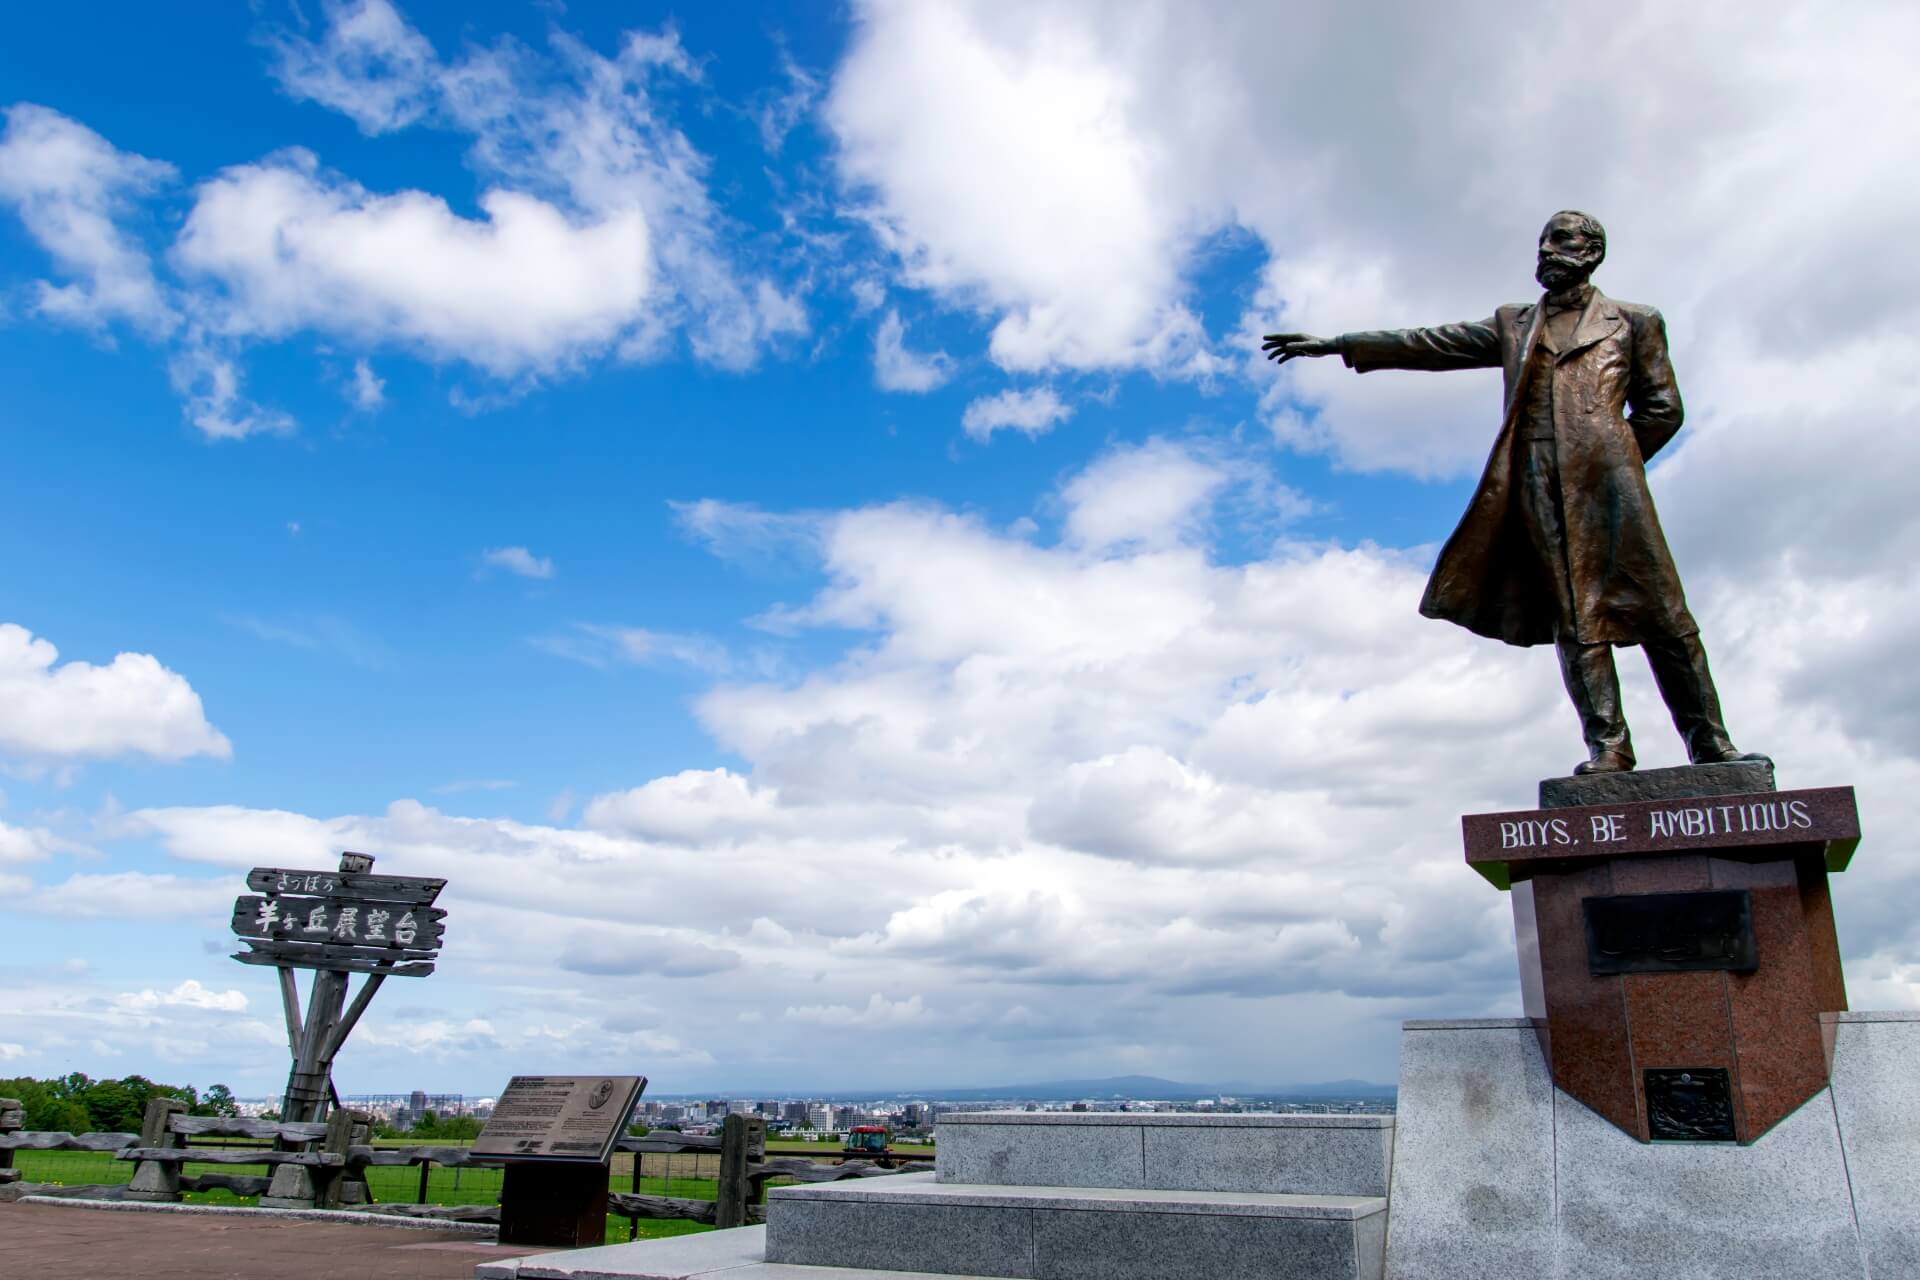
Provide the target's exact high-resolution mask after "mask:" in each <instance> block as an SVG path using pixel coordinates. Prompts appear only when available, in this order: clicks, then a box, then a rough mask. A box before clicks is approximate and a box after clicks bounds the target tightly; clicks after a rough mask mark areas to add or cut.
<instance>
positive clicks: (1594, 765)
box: [1573, 751, 1633, 775]
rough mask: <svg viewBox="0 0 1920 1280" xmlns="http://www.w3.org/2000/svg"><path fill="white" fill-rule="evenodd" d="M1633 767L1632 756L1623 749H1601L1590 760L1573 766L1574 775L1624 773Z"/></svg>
mask: <svg viewBox="0 0 1920 1280" xmlns="http://www.w3.org/2000/svg"><path fill="white" fill-rule="evenodd" d="M1631 768H1633V757H1632V756H1631V755H1629V754H1627V753H1626V752H1624V751H1602V752H1601V753H1600V754H1599V755H1597V756H1595V757H1594V758H1593V759H1591V760H1582V761H1581V762H1580V763H1579V764H1577V765H1575V766H1573V771H1574V773H1575V774H1576V775H1578V774H1587V773H1625V772H1627V771H1628V770H1629V769H1631Z"/></svg>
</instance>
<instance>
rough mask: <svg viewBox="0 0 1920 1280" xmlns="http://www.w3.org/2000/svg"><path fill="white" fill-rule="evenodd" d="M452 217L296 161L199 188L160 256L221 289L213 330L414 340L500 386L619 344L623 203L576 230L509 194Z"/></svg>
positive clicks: (626, 309) (640, 218)
mask: <svg viewBox="0 0 1920 1280" xmlns="http://www.w3.org/2000/svg"><path fill="white" fill-rule="evenodd" d="M479 204H480V207H481V210H482V211H483V213H484V215H485V216H484V217H482V218H479V219H470V218H464V217H461V216H460V215H458V214H456V213H454V212H453V211H452V210H451V209H449V208H448V207H447V204H446V202H445V201H444V200H442V199H440V198H439V197H438V196H432V195H428V194H426V193H425V192H420V191H403V192H399V193H397V194H393V195H379V194H376V193H374V192H370V191H368V190H366V189H365V188H363V187H361V186H360V185H359V184H358V183H355V182H352V181H350V180H347V179H345V178H341V177H338V176H335V175H331V174H327V173H324V172H322V171H321V169H320V167H319V162H318V161H317V160H316V159H315V158H314V156H313V155H311V154H310V153H308V152H304V151H297V150H296V151H289V152H283V153H281V154H280V155H278V156H276V157H273V158H271V159H269V160H266V161H264V162H261V163H259V164H249V165H237V166H235V167H233V168H230V169H227V170H225V171H223V172H222V173H220V174H219V175H218V176H216V177H214V178H212V179H210V180H208V181H207V182H205V183H203V184H201V186H200V188H199V190H198V192H197V198H196V201H195V204H194V208H193V212H192V213H191V214H189V215H188V217H187V222H186V225H185V226H184V227H183V228H182V229H181V232H180V238H179V240H178V241H177V242H176V244H175V247H174V259H175V261H176V262H177V263H178V264H179V265H180V266H181V268H182V269H183V270H185V271H187V272H189V273H191V274H193V275H195V276H199V277H202V278H205V279H207V280H210V281H212V282H214V283H217V284H218V285H219V286H220V288H221V290H222V291H223V298H222V302H221V306H220V308H219V323H220V326H221V329H222V331H224V332H226V333H229V334H233V335H236V336H246V337H265V338H279V337H285V336H286V335H288V334H290V333H294V332H296V331H299V330H302V329H314V330H317V331H319V332H322V333H329V334H334V335H337V336H342V337H347V338H351V339H353V340H355V341H360V342H368V343H375V342H383V341H392V342H400V343H403V344H408V345H417V346H419V347H420V348H422V349H423V350H424V351H425V352H427V353H428V354H430V355H433V356H437V357H441V358H455V359H463V360H468V361H471V362H472V363H474V364H477V365H479V366H481V367H482V368H484V369H487V370H488V371H490V372H493V373H495V374H500V375H512V374H516V373H523V372H527V371H536V372H541V371H551V370H554V369H557V368H560V367H562V366H564V365H565V364H566V363H567V362H568V361H570V360H572V359H574V358H576V357H578V356H580V355H584V354H591V353H594V352H597V351H603V350H605V349H607V348H608V347H610V346H611V345H612V344H613V343H614V342H616V341H617V340H619V339H621V338H622V337H623V336H624V335H626V334H627V333H628V332H629V331H630V330H631V327H632V325H633V323H634V319H635V316H636V315H637V313H638V312H639V310H640V308H641V306H642V304H643V302H644V301H645V300H646V298H647V295H648V291H649V285H650V279H651V274H652V269H653V265H652V264H653V258H652V241H651V235H650V229H649V227H648V225H647V220H646V216H645V214H644V212H643V211H642V210H641V209H640V208H639V207H638V206H637V205H635V206H630V207H627V208H623V209H617V210H609V211H608V212H607V213H606V214H605V215H604V216H601V217H596V218H591V219H586V220H581V221H578V222H576V221H575V220H573V219H571V218H569V217H568V216H567V214H566V213H565V212H563V211H562V210H561V209H559V208H557V207H555V206H554V205H552V204H549V203H548V202H546V201H544V200H541V199H539V198H538V197H535V196H531V195H528V194H526V193H524V192H518V191H510V190H506V189H503V188H496V189H494V190H491V191H487V192H485V193H483V194H482V195H481V197H480V200H479Z"/></svg>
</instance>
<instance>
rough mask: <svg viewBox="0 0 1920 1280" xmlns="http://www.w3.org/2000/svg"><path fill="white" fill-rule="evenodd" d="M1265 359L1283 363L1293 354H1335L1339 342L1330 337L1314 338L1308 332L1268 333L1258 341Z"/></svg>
mask: <svg viewBox="0 0 1920 1280" xmlns="http://www.w3.org/2000/svg"><path fill="white" fill-rule="evenodd" d="M1260 349H1261V350H1262V351H1264V352H1265V353H1266V355H1267V359H1269V360H1271V361H1273V362H1274V363H1275V364H1285V363H1286V362H1287V361H1289V360H1291V359H1293V358H1294V357H1295V356H1336V355H1339V354H1340V344H1339V343H1338V342H1335V341H1334V340H1333V339H1331V338H1316V337H1314V336H1313V335H1312V334H1310V333H1270V334H1268V335H1267V336H1266V338H1265V339H1263V340H1262V341H1261V343H1260Z"/></svg>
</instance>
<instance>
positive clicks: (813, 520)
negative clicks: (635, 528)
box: [667, 498, 821, 563]
mask: <svg viewBox="0 0 1920 1280" xmlns="http://www.w3.org/2000/svg"><path fill="white" fill-rule="evenodd" d="M667 505H668V506H669V507H670V508H671V509H672V511H673V517H674V523H675V524H677V525H679V527H680V528H681V530H683V531H684V532H685V533H686V534H687V535H688V536H690V537H692V538H693V539H694V540H695V541H696V542H699V543H700V544H701V545H702V546H704V547H705V548H706V549H707V550H708V551H710V552H712V553H713V554H714V555H716V556H719V557H720V558H721V559H723V560H731V561H736V562H746V563H765V562H773V561H782V560H793V559H796V558H802V557H804V558H806V559H807V560H809V561H810V560H811V559H812V558H813V557H814V556H815V555H816V554H817V549H818V544H819V539H820V530H821V519H820V517H818V516H817V515H812V514H809V513H805V512H799V513H795V512H789V511H766V510H762V509H761V508H759V507H755V506H751V505H748V504H746V503H739V502H723V501H721V500H719V499H717V498H700V499H697V500H695V501H692V502H669V503H668V504H667Z"/></svg>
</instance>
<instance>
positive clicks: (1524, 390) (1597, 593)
mask: <svg viewBox="0 0 1920 1280" xmlns="http://www.w3.org/2000/svg"><path fill="white" fill-rule="evenodd" d="M1606 254H1607V233H1606V231H1605V230H1604V229H1603V228H1602V227H1601V226H1600V224H1599V222H1597V221H1596V220H1594V219H1593V218H1591V217H1589V216H1588V215H1586V214H1584V213H1577V212H1573V211H1566V212H1562V213H1556V214H1554V215H1553V217H1552V218H1551V219H1549V220H1548V222H1547V225H1546V228H1545V229H1544V230H1543V231H1542V232H1541V233H1540V246H1539V265H1538V268H1537V270H1536V271H1535V273H1534V278H1535V279H1536V280H1538V281H1539V282H1540V285H1541V287H1542V288H1544V289H1545V290H1546V295H1545V296H1544V297H1542V298H1541V299H1540V301H1539V302H1537V303H1519V304H1515V305H1512V306H1504V307H1501V308H1499V309H1498V310H1497V311H1495V312H1494V313H1493V316H1492V318H1490V319H1487V320H1479V321H1474V322H1472V323H1469V324H1449V325H1440V326H1438V327H1436V328H1432V329H1391V330H1377V331H1373V332H1367V333H1346V334H1342V335H1340V336H1339V337H1337V338H1316V337H1314V336H1312V335H1311V334H1305V333H1274V334H1269V335H1267V338H1266V341H1265V342H1264V343H1263V344H1262V345H1263V348H1264V349H1265V351H1266V353H1267V355H1268V356H1269V357H1270V358H1272V359H1274V360H1275V361H1277V362H1279V363H1281V364H1284V363H1286V362H1287V361H1288V360H1291V359H1293V358H1295V357H1296V356H1326V355H1339V356H1340V357H1341V358H1342V359H1344V360H1345V361H1346V363H1347V366H1348V367H1349V368H1351V369H1354V370H1356V371H1357V372H1360V373H1366V372H1368V371H1369V370H1373V369H1432V370H1440V369H1487V368H1494V367H1499V368H1502V369H1504V370H1505V371H1506V412H1505V414H1504V416H1503V417H1502V418H1501V421H1500V433H1499V435H1497V436H1496V437H1495V438H1494V444H1493V452H1492V453H1491V454H1490V455H1489V456H1488V458H1487V465H1486V469H1485V470H1484V471H1483V472H1482V473H1481V476H1480V486H1479V488H1478V489H1477V490H1476V491H1475V492H1474V495H1473V500H1472V502H1470V503H1469V504H1468V506H1467V511H1466V514H1465V515H1464V516H1462V517H1461V520H1460V525H1459V527H1458V528H1456V529H1455V530H1454V531H1453V536H1452V537H1451V538H1448V539H1447V543H1446V546H1445V547H1444V548H1443V549H1442V550H1441V552H1440V558H1439V560H1438V561H1437V562H1436V563H1435V565H1434V568H1433V576H1432V578H1431V579H1430V580H1429V581H1428V583H1427V592H1426V595H1425V597H1424V598H1423V599H1422V600H1421V601H1420V612H1421V613H1423V614H1425V615H1426V616H1427V617H1429V618H1444V619H1446V620H1447V621H1449V622H1455V623H1458V624H1459V625H1461V626H1463V627H1466V628H1467V629H1469V630H1471V631H1474V632H1477V633H1479V634H1480V635H1483V636H1492V637H1494V638H1495V639H1499V640H1504V641H1506V642H1507V643H1508V644H1517V645H1533V644H1547V643H1549V642H1551V643H1552V644H1553V646H1554V647H1555V648H1556V649H1557V650H1559V654H1560V672H1561V675H1562V677H1563V678H1564V679H1565V680H1566V685H1567V693H1568V695H1569V696H1570V697H1571V698H1572V699H1573V705H1574V708H1575V710H1577V711H1578V712H1579V714H1580V727H1581V730H1582V732H1583V733H1584V734H1585V736H1586V740H1587V759H1586V760H1585V761H1584V762H1582V763H1581V764H1580V765H1578V766H1576V768H1575V770H1574V772H1576V773H1605V772H1613V771H1618V770H1623V769H1631V768H1633V765H1634V756H1633V741H1632V739H1631V738H1630V737H1629V736H1628V733H1627V720H1626V716H1625V714H1624V712H1623V711H1622V709H1621V705H1620V680H1619V676H1618V675H1617V674H1616V673H1615V671H1614V665H1613V646H1615V645H1622V644H1637V645H1639V646H1640V647H1641V648H1643V649H1645V650H1646V652H1647V660H1648V662H1649V663H1650V664H1651V666H1652V667H1653V678H1654V680H1655V682H1656V683H1657V684H1658V685H1659V686H1660V694H1661V696H1662V697H1663V698H1665V699H1666V703H1667V709H1668V710H1669V711H1670V712H1672V714H1673V722H1674V726H1675V727H1676V728H1678V729H1679V730H1680V736H1681V738H1682V739H1684V740H1685V742H1686V744H1687V755H1688V758H1689V759H1691V760H1692V761H1693V762H1694V763H1695V764H1715V763H1721V762H1724V761H1729V760H1743V759H1759V758H1760V757H1755V756H1744V755H1742V754H1741V753H1740V752H1739V751H1738V750H1737V749H1736V748H1735V747H1734V745H1733V741H1732V739H1731V738H1729V737H1728V736H1727V728H1726V725H1725V724H1724V723H1723V722H1722V720H1721V715H1720V699H1719V696H1718V695H1717V694H1716V693H1715V692H1714V687H1713V676H1712V674H1711V673H1710V672H1709V671H1708V670H1707V653H1706V650H1705V649H1703V648H1702V647H1701V645H1700V628H1699V627H1698V626H1697V625H1696V624H1695V623H1694V620H1693V615H1692V614H1690V613H1688V612H1687V601H1686V596H1685V595H1684V594H1683V593H1682V591H1681V589H1680V575H1679V573H1678V572H1677V571H1676V570H1675V569H1674V566H1673V557H1672V556H1671V555H1670V554H1669V553H1668V551H1667V540H1666V536H1665V535H1664V534H1663V533H1662V532H1661V531H1660V518H1659V516H1658V515H1656V514H1655V513H1654V509H1653V497H1652V495H1651V494H1649V493H1648V492H1647V477H1646V462H1647V460H1648V459H1650V458H1652V457H1653V455H1654V454H1655V453H1657V452H1659V450H1660V447H1661V446H1662V445H1664V444H1666V443H1667V441H1669V440H1671V439H1672V438H1673V435H1674V433H1675V432H1677V431H1678V430H1679V429H1680V415H1681V410H1680V389H1679V388H1678V387H1677V386H1676V385H1675V384H1674V380H1673V366H1672V365H1671V364H1670V363H1669V362H1668V359H1667V330H1666V322H1665V321H1663V320H1662V319H1661V318H1660V313H1659V312H1658V311H1656V310H1654V309H1653V308H1652V307H1647V306H1640V305H1638V304H1636V303H1631V302H1616V301H1615V300H1614V299H1612V298H1609V297H1607V296H1606V295H1605V294H1602V293H1601V292H1600V291H1599V290H1598V289H1596V288H1594V287H1593V286H1592V285H1591V284H1589V283H1588V277H1590V276H1591V275H1592V274H1593V272H1594V269H1595V268H1597V267H1598V266H1599V265H1600V263H1601V260H1602V259H1604V258H1605V257H1606Z"/></svg>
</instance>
